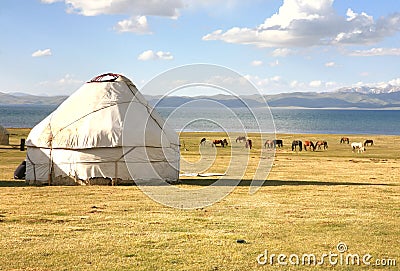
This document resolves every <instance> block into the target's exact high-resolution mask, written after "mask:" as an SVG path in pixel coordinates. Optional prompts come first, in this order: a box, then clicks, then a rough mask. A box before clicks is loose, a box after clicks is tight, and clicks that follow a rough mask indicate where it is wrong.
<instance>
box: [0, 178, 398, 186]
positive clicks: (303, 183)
mask: <svg viewBox="0 0 400 271" xmlns="http://www.w3.org/2000/svg"><path fill="white" fill-rule="evenodd" d="M216 181H217V180H216V179H197V178H196V179H181V180H180V182H179V184H184V185H193V186H209V185H212V184H213V183H215V182H216ZM231 181H232V184H230V183H229V180H226V181H225V182H223V183H216V184H215V186H231V185H233V186H236V183H237V180H231ZM251 182H252V181H250V180H242V181H240V183H239V184H238V185H237V186H251ZM284 185H287V186H307V185H317V186H346V185H352V186H397V185H396V184H386V183H360V182H323V181H298V180H290V181H283V180H267V181H265V182H264V183H263V185H262V186H284ZM27 186H31V187H34V185H33V186H32V185H28V184H26V183H25V181H17V180H10V181H1V180H0V187H27ZM118 186H121V185H118Z"/></svg>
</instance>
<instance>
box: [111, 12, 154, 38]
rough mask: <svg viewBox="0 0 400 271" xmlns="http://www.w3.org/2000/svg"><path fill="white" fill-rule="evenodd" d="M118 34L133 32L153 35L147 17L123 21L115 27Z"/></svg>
mask: <svg viewBox="0 0 400 271" xmlns="http://www.w3.org/2000/svg"><path fill="white" fill-rule="evenodd" d="M114 30H116V31H117V32H132V33H138V34H151V31H150V29H149V26H148V24H147V18H146V16H136V17H132V18H130V19H127V20H123V21H120V22H118V23H117V25H116V26H114Z"/></svg>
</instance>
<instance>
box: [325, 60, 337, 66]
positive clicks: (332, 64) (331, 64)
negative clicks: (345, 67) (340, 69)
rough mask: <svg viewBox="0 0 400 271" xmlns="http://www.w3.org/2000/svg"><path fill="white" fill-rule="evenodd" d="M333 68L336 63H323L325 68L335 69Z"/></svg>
mask: <svg viewBox="0 0 400 271" xmlns="http://www.w3.org/2000/svg"><path fill="white" fill-rule="evenodd" d="M335 66H336V63H335V62H333V61H331V62H327V63H325V67H335Z"/></svg>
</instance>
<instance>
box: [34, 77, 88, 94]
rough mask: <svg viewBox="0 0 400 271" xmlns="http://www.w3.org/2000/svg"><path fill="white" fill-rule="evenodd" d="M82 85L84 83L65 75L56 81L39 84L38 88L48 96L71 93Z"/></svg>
mask: <svg viewBox="0 0 400 271" xmlns="http://www.w3.org/2000/svg"><path fill="white" fill-rule="evenodd" d="M84 83H85V81H83V80H79V79H76V78H75V76H74V75H71V74H66V75H64V76H63V77H62V78H60V79H57V80H53V81H43V82H40V83H39V86H38V87H39V88H40V89H41V90H42V91H46V93H48V94H50V95H61V94H71V93H73V92H74V91H76V90H77V89H78V88H79V87H80V86H81V85H82V84H84Z"/></svg>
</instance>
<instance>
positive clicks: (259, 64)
mask: <svg viewBox="0 0 400 271" xmlns="http://www.w3.org/2000/svg"><path fill="white" fill-rule="evenodd" d="M262 64H263V62H262V61H261V60H253V61H252V62H251V66H261V65H262Z"/></svg>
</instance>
